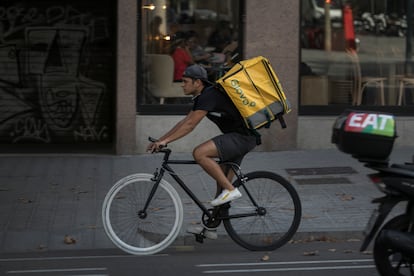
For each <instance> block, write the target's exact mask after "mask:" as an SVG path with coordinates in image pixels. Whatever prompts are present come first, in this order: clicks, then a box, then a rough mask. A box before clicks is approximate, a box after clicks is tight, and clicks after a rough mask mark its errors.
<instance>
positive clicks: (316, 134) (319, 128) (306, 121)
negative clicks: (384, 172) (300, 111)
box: [297, 116, 414, 150]
mask: <svg viewBox="0 0 414 276" xmlns="http://www.w3.org/2000/svg"><path fill="white" fill-rule="evenodd" d="M335 119H336V117H335V116H301V117H299V121H298V126H297V129H298V138H297V148H298V149H303V150H309V149H330V148H335V145H334V144H332V143H331V135H332V126H333V124H334V121H335ZM396 120H397V121H396V124H397V135H398V137H397V139H396V140H395V143H394V146H395V147H406V146H414V139H412V137H413V135H414V118H412V117H397V119H396Z"/></svg>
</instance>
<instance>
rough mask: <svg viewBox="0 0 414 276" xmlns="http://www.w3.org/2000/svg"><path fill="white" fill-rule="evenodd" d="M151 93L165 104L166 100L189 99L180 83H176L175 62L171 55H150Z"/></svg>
mask: <svg viewBox="0 0 414 276" xmlns="http://www.w3.org/2000/svg"><path fill="white" fill-rule="evenodd" d="M147 58H148V59H149V73H150V74H149V80H150V91H151V93H152V94H153V95H154V96H155V97H157V98H160V104H164V102H165V99H166V98H179V97H188V96H186V95H184V92H183V88H182V87H181V83H180V82H174V81H173V79H174V60H173V59H172V57H171V56H169V55H158V54H148V55H147Z"/></svg>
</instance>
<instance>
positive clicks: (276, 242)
mask: <svg viewBox="0 0 414 276" xmlns="http://www.w3.org/2000/svg"><path fill="white" fill-rule="evenodd" d="M234 185H235V186H238V185H240V186H239V190H240V192H241V193H242V197H241V198H240V199H237V200H235V201H233V202H231V207H230V208H229V209H227V212H228V216H229V219H225V220H224V221H223V223H224V227H225V229H226V231H227V233H228V234H229V236H230V237H231V238H232V239H233V240H234V241H235V242H236V243H237V244H239V245H240V246H242V247H244V248H246V249H248V250H253V251H262V250H263V251H264V250H266V251H269V250H275V249H277V248H279V247H281V246H282V245H284V244H285V243H286V242H288V241H289V240H290V239H291V238H292V237H293V235H294V234H295V233H296V231H297V229H298V227H299V224H300V220H301V215H302V206H301V202H300V199H299V195H298V193H297V192H296V190H295V188H294V187H293V186H292V184H290V183H289V182H288V181H287V180H286V179H284V178H283V177H281V176H280V175H277V174H275V173H271V172H265V171H257V172H252V173H248V174H246V182H245V183H244V184H242V183H240V180H236V182H235V183H234Z"/></svg>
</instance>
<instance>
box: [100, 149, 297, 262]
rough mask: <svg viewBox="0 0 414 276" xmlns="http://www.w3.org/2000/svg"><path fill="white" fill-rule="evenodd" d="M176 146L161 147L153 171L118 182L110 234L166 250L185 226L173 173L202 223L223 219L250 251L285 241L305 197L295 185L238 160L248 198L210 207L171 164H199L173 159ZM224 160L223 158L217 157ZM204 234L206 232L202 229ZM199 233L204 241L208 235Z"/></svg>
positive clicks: (123, 243) (105, 214)
mask: <svg viewBox="0 0 414 276" xmlns="http://www.w3.org/2000/svg"><path fill="white" fill-rule="evenodd" d="M171 152H172V151H171V149H168V148H162V149H160V150H159V152H158V153H161V154H163V155H164V156H163V161H162V163H161V166H160V167H159V168H156V169H155V172H154V173H153V174H144V173H137V174H131V175H128V176H126V177H124V178H122V179H120V180H119V181H117V182H116V183H115V184H114V185H113V187H112V188H111V189H110V190H109V191H108V193H107V195H106V197H105V199H104V202H103V206H102V219H103V225H104V229H105V232H106V234H107V236H108V237H109V238H110V240H111V241H112V242H113V243H114V244H115V245H116V246H117V247H118V248H120V249H121V250H123V251H125V252H127V253H130V254H134V255H151V254H156V253H158V252H160V251H162V250H164V249H166V248H167V247H168V246H169V245H170V244H171V243H172V242H173V241H174V240H175V239H176V237H177V236H178V234H179V232H180V230H181V226H182V224H183V217H184V211H183V204H182V201H181V198H180V196H179V194H178V192H177V191H176V189H175V188H174V187H173V186H172V185H171V184H170V183H168V182H167V181H166V180H165V179H164V178H163V177H164V174H165V173H168V174H169V175H170V176H171V177H172V178H173V179H174V180H175V181H176V182H177V184H178V185H179V186H180V187H181V188H182V189H183V190H184V192H185V193H186V194H187V195H188V196H189V197H190V198H191V199H192V201H193V202H194V203H195V204H196V205H197V206H198V207H199V208H200V210H201V211H202V223H203V224H204V225H205V226H206V227H208V228H216V227H218V226H219V225H220V224H221V222H223V224H224V228H225V230H226V232H227V234H228V235H229V236H230V237H231V239H232V240H233V241H234V242H235V243H237V244H238V245H240V246H242V247H244V248H246V249H248V250H251V251H271V250H275V249H277V248H280V247H281V246H283V245H284V244H286V243H287V242H288V241H289V240H290V239H291V238H292V237H293V235H294V234H295V233H296V231H297V229H298V227H299V224H300V220H301V213H302V207H301V201H300V198H299V195H298V193H297V192H296V190H295V188H294V187H293V185H292V184H291V183H289V182H288V181H287V180H286V179H284V178H283V177H282V176H280V175H278V174H276V173H273V172H268V171H254V172H250V173H247V174H243V173H242V171H241V169H240V167H239V166H237V165H236V164H233V163H223V164H227V165H230V166H231V169H232V170H233V171H234V172H235V177H236V178H235V181H234V182H233V185H234V186H235V187H238V188H239V190H240V192H241V193H242V194H243V196H242V197H241V198H240V199H237V200H235V201H233V202H229V203H226V204H223V205H220V206H216V207H214V208H208V207H207V206H206V205H204V204H203V203H202V202H201V200H200V199H199V198H198V197H197V196H196V195H195V194H194V193H193V192H192V191H191V190H190V188H189V187H188V186H187V185H186V184H185V183H184V181H183V180H182V179H181V178H180V177H179V176H178V175H177V174H176V173H175V171H174V170H173V168H172V167H171V166H170V165H173V164H180V165H191V164H197V163H196V162H195V161H194V160H170V159H169V158H170V155H171ZM217 162H219V161H217ZM203 232H204V231H203ZM203 232H202V233H201V234H198V235H195V236H196V240H197V241H198V242H203V239H204V238H205V236H204V233H203Z"/></svg>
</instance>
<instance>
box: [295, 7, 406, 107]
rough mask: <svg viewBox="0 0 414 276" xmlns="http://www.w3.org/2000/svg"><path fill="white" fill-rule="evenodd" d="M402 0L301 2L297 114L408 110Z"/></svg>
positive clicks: (404, 19)
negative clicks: (298, 112) (352, 110)
mask: <svg viewBox="0 0 414 276" xmlns="http://www.w3.org/2000/svg"><path fill="white" fill-rule="evenodd" d="M407 2H411V1H387V0H386V1H384V0H373V1H357V0H353V1H339V0H301V64H300V68H301V70H300V97H299V99H300V103H299V105H300V113H301V114H303V115H306V114H316V113H326V114H328V113H339V112H342V111H343V110H344V108H355V109H359V108H361V109H367V108H369V109H383V110H388V111H393V112H394V111H395V112H397V113H406V114H407V113H410V112H411V113H412V111H410V110H412V108H413V107H414V98H413V96H414V77H413V73H414V72H413V67H412V64H411V59H412V52H411V51H412V50H411V48H410V47H409V46H410V45H411V43H412V34H410V33H408V32H407V22H408V20H412V19H411V18H407V16H409V14H408V13H407V8H408V7H407V6H406V5H407V4H406V3H407ZM410 17H411V16H410Z"/></svg>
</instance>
